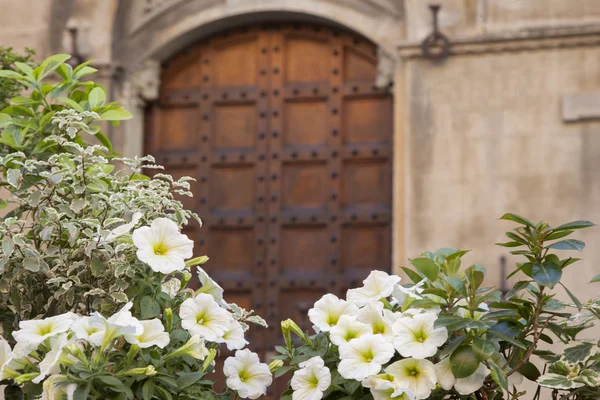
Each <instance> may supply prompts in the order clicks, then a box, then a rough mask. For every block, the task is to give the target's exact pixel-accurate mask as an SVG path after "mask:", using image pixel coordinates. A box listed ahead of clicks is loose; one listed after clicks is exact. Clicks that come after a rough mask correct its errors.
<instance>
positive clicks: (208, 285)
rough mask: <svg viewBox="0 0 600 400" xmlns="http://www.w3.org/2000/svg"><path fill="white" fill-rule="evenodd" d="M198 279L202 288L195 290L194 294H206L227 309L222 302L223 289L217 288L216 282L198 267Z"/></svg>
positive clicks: (224, 302)
mask: <svg viewBox="0 0 600 400" xmlns="http://www.w3.org/2000/svg"><path fill="white" fill-rule="evenodd" d="M197 271H198V279H199V280H200V283H201V284H202V287H201V288H200V289H198V290H196V293H206V294H210V295H211V296H212V297H213V298H214V299H215V301H216V302H217V303H219V304H220V305H221V306H222V307H225V308H229V306H228V305H227V302H226V301H225V300H223V288H222V287H221V286H219V284H218V283H217V282H215V281H214V280H213V279H212V278H211V277H210V276H209V275H208V274H207V273H206V271H204V270H203V269H202V267H198V269H197Z"/></svg>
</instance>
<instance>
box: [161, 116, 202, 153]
mask: <svg viewBox="0 0 600 400" xmlns="http://www.w3.org/2000/svg"><path fill="white" fill-rule="evenodd" d="M197 118H198V114H197V111H196V108H195V107H186V106H173V107H165V108H163V109H162V112H161V117H160V132H161V135H160V136H159V137H158V138H157V139H158V140H157V143H156V145H157V147H158V149H159V150H164V151H170V150H187V149H189V148H195V147H197V145H198V143H199V142H200V140H199V138H198V135H197V132H196V129H195V128H196V126H197Z"/></svg>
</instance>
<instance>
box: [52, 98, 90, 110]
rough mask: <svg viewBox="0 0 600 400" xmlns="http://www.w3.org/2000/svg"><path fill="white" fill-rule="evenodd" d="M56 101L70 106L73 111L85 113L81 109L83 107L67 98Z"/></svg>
mask: <svg viewBox="0 0 600 400" xmlns="http://www.w3.org/2000/svg"><path fill="white" fill-rule="evenodd" d="M58 100H60V101H62V102H63V103H65V104H67V105H68V106H70V107H71V108H72V109H74V110H75V111H79V112H83V111H85V110H84V109H83V107H82V106H81V105H79V103H77V102H76V101H75V100H73V99H69V98H67V97H59V98H58Z"/></svg>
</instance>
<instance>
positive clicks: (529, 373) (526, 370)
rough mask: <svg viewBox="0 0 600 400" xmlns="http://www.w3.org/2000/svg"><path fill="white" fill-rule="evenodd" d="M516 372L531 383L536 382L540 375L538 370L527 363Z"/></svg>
mask: <svg viewBox="0 0 600 400" xmlns="http://www.w3.org/2000/svg"><path fill="white" fill-rule="evenodd" d="M517 371H518V372H519V373H520V374H521V375H523V376H524V377H525V378H527V379H529V380H530V381H533V382H535V381H537V379H538V378H539V377H540V375H541V373H540V370H539V369H538V368H537V367H536V366H535V365H534V364H532V363H531V362H529V361H527V362H526V363H525V364H523V365H521V367H520V368H519V369H518V370H517Z"/></svg>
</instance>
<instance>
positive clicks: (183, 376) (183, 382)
mask: <svg viewBox="0 0 600 400" xmlns="http://www.w3.org/2000/svg"><path fill="white" fill-rule="evenodd" d="M178 374H179V378H177V387H178V388H179V389H184V388H186V387H188V386H191V385H193V384H194V383H196V382H198V381H199V380H200V379H201V378H202V377H203V376H204V372H179V373H178Z"/></svg>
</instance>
